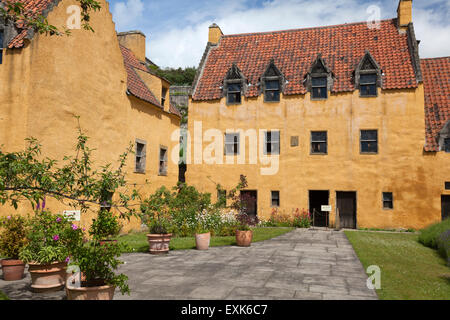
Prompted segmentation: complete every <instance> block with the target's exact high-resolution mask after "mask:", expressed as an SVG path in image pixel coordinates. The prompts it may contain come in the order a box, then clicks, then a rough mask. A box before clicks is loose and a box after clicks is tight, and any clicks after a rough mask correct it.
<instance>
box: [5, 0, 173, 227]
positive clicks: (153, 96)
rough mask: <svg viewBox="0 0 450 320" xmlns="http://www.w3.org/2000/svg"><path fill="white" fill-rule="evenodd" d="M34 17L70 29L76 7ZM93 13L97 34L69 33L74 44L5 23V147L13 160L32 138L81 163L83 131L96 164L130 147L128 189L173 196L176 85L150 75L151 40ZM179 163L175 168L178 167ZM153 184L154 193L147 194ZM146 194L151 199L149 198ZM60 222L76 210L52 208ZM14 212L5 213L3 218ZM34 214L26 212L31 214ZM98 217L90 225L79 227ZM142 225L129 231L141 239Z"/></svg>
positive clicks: (65, 0) (47, 151)
mask: <svg viewBox="0 0 450 320" xmlns="http://www.w3.org/2000/svg"><path fill="white" fill-rule="evenodd" d="M23 2H24V4H25V5H26V7H27V8H31V9H35V10H36V11H37V12H39V13H43V14H44V15H46V17H47V19H48V21H49V23H50V24H52V25H55V26H57V27H61V26H63V25H66V20H67V19H68V17H69V15H68V14H67V9H68V7H70V6H71V5H77V4H79V2H77V1H74V0H61V1H58V0H39V1H38V0H25V1H23ZM100 4H101V7H102V8H101V10H100V11H97V12H92V13H91V20H90V25H91V26H92V27H93V29H94V30H95V32H89V31H86V30H84V29H80V30H76V29H74V30H71V35H70V36H61V37H59V36H46V35H41V34H33V32H32V31H31V30H21V29H18V28H17V27H15V26H13V25H11V24H10V23H5V22H4V21H3V22H1V21H0V35H1V36H0V39H2V42H1V50H0V53H1V57H2V59H1V64H0V83H1V85H0V145H3V147H2V148H3V149H4V150H6V151H10V152H11V151H19V150H23V149H24V147H25V143H26V142H25V138H28V137H34V138H37V139H38V140H39V142H40V143H41V144H42V148H43V154H44V155H45V156H47V157H49V158H51V159H59V160H60V161H62V159H63V158H64V156H65V155H74V147H75V143H76V137H77V134H78V131H77V121H76V119H75V118H74V116H79V117H80V124H81V127H82V129H83V131H84V132H85V133H86V135H87V136H89V137H90V140H89V147H90V148H92V149H95V152H94V153H93V155H94V163H96V164H99V165H105V164H107V163H112V164H115V163H117V161H118V159H119V156H120V155H121V154H122V153H123V152H125V150H126V149H127V147H128V146H129V143H130V142H131V143H133V144H134V148H135V152H136V154H130V156H129V158H128V164H127V168H128V172H127V180H128V182H129V183H130V189H131V188H133V187H134V185H136V186H137V188H138V189H139V188H140V191H141V192H143V193H144V194H146V193H147V194H148V193H149V192H152V191H154V190H156V189H157V188H159V187H160V186H161V185H166V186H167V187H172V186H175V185H176V184H177V182H178V163H177V161H171V159H172V153H175V154H176V155H178V153H177V152H174V150H175V148H176V147H178V139H177V137H175V138H174V139H172V135H173V134H174V132H176V131H177V130H178V129H179V126H180V114H179V111H178V110H177V109H176V108H175V107H174V106H172V105H170V102H169V100H170V99H169V96H168V95H169V87H170V83H169V82H168V81H167V80H165V79H162V78H160V77H158V76H156V75H155V74H154V73H152V72H151V71H150V70H149V68H148V67H147V65H148V63H149V62H148V60H147V59H146V57H145V50H146V49H145V44H146V41H145V40H146V39H145V35H144V34H143V33H141V32H139V31H131V32H125V33H119V34H117V33H116V31H115V25H114V23H113V21H112V16H111V13H110V11H109V4H108V2H106V1H104V0H100ZM175 160H176V159H175ZM146 180H148V181H149V183H150V185H149V187H141V186H142V185H144V184H145V182H146ZM142 188H144V189H142ZM47 207H48V208H50V209H51V210H52V211H54V212H62V211H64V210H70V209H71V208H70V207H65V206H64V205H62V204H60V203H58V202H56V201H54V202H49V203H48V205H47ZM12 210H13V209H11V208H9V207H4V206H3V207H0V212H1V214H7V213H9V214H10V213H11V212H12ZM27 210H29V208H28V207H26V206H24V207H20V208H19V212H22V213H25V212H27ZM91 219H92V217H91V216H90V215H83V216H82V217H81V225H87V224H89V223H90V221H91ZM139 228H140V221H137V220H136V219H134V220H132V221H131V223H129V224H127V225H125V226H124V231H128V230H130V229H139Z"/></svg>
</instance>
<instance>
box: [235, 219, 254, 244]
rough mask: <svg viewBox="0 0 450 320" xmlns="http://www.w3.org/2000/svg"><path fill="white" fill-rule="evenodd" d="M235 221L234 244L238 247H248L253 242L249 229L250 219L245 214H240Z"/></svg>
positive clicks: (251, 232)
mask: <svg viewBox="0 0 450 320" xmlns="http://www.w3.org/2000/svg"><path fill="white" fill-rule="evenodd" d="M237 221H238V223H237V227H236V229H237V230H236V244H237V245H238V246H239V247H250V246H251V244H252V240H253V231H252V230H251V229H250V221H251V218H250V217H249V216H248V215H247V214H245V213H240V214H239V215H238V217H237Z"/></svg>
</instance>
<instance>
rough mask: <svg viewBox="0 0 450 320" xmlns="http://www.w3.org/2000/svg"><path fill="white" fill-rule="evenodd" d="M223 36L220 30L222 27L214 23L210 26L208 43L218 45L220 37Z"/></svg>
mask: <svg viewBox="0 0 450 320" xmlns="http://www.w3.org/2000/svg"><path fill="white" fill-rule="evenodd" d="M222 36H223V33H222V30H220V27H219V26H218V25H217V24H215V23H213V24H212V25H210V26H209V38H208V42H210V43H211V44H213V45H216V44H218V43H219V40H220V37H222Z"/></svg>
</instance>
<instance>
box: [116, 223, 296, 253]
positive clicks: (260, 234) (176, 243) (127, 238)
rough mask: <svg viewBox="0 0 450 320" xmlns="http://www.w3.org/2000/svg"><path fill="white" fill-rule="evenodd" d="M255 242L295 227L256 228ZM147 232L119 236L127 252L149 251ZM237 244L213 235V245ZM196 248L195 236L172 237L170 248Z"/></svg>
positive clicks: (279, 234)
mask: <svg viewBox="0 0 450 320" xmlns="http://www.w3.org/2000/svg"><path fill="white" fill-rule="evenodd" d="M252 230H253V242H259V241H264V240H269V239H272V238H275V237H278V236H281V235H283V234H285V233H288V232H291V231H292V230H294V228H254V229H252ZM146 234H147V233H132V234H128V235H124V236H120V237H119V238H118V240H119V242H120V243H124V244H127V245H128V246H129V247H130V250H127V251H126V252H148V241H147V237H146ZM235 244H236V237H234V236H232V237H212V238H211V244H210V246H211V247H220V246H232V245H235ZM189 249H195V238H194V237H191V238H172V240H171V241H170V250H189Z"/></svg>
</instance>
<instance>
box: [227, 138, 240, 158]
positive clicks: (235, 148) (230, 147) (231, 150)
mask: <svg viewBox="0 0 450 320" xmlns="http://www.w3.org/2000/svg"><path fill="white" fill-rule="evenodd" d="M239 148H240V134H239V133H226V134H225V155H239V151H240V149H239Z"/></svg>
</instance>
